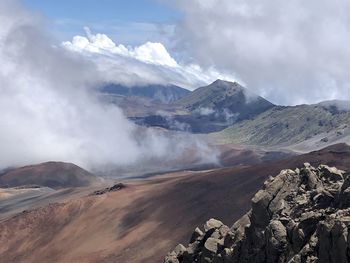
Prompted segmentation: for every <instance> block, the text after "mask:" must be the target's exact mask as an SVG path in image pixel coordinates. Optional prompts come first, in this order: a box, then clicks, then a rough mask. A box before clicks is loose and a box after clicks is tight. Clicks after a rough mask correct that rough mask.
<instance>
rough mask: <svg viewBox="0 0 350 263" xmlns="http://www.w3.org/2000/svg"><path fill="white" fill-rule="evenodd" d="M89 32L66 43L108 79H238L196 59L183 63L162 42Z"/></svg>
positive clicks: (185, 83)
mask: <svg viewBox="0 0 350 263" xmlns="http://www.w3.org/2000/svg"><path fill="white" fill-rule="evenodd" d="M85 32H86V36H75V37H73V39H72V41H65V42H63V43H62V45H63V46H64V47H65V48H67V49H68V50H70V51H74V52H77V53H80V54H82V55H83V56H85V57H86V58H89V59H90V61H93V62H94V63H95V64H96V65H97V67H98V68H99V69H100V71H101V72H103V76H104V78H105V81H106V82H114V83H119V84H123V85H129V86H132V85H143V84H144V85H146V84H165V85H166V84H175V85H179V86H182V87H184V88H188V89H191V90H192V89H195V88H198V87H199V86H202V85H207V84H209V83H210V82H213V81H214V80H216V79H218V78H222V79H227V80H234V79H235V78H234V76H233V75H232V74H227V73H223V72H219V71H218V70H216V69H215V67H213V66H210V67H206V68H202V67H200V66H199V65H198V64H195V63H187V64H184V63H179V62H177V61H176V60H175V59H174V58H173V57H172V56H171V55H170V54H169V52H168V51H167V49H166V48H165V47H164V45H163V44H162V43H153V42H146V43H145V44H142V45H140V46H135V47H131V46H125V45H123V44H116V43H115V42H114V41H113V40H112V39H111V38H110V37H109V36H107V35H105V34H101V33H97V34H93V33H92V32H91V30H90V29H89V28H85Z"/></svg>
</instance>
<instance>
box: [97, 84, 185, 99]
mask: <svg viewBox="0 0 350 263" xmlns="http://www.w3.org/2000/svg"><path fill="white" fill-rule="evenodd" d="M101 91H102V92H103V93H107V94H114V95H121V96H126V97H142V98H149V99H153V100H158V101H161V102H164V103H170V102H174V101H176V100H178V99H180V98H182V97H184V96H186V95H187V94H189V93H190V91H189V90H187V89H184V88H181V87H179V86H176V85H145V86H139V85H137V86H131V87H127V86H123V85H120V84H108V85H105V86H104V87H103V88H102V89H101Z"/></svg>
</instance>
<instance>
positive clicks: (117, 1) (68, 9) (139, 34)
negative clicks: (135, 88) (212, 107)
mask: <svg viewBox="0 0 350 263" xmlns="http://www.w3.org/2000/svg"><path fill="white" fill-rule="evenodd" d="M22 2H23V3H24V4H25V5H26V6H27V7H28V8H31V9H33V10H35V11H37V12H40V13H41V14H44V15H45V16H46V17H48V18H49V19H50V20H51V22H52V26H53V27H51V29H52V28H54V30H55V34H56V35H57V37H59V38H60V40H67V39H69V38H72V37H73V36H74V35H77V34H80V33H81V32H83V27H84V26H88V27H90V28H91V29H93V30H97V31H99V32H100V31H101V32H102V31H103V33H107V34H108V35H110V36H111V38H112V39H114V38H115V40H117V39H118V41H120V42H122V43H123V44H131V45H139V44H142V43H144V42H146V40H148V41H159V40H163V42H164V41H165V38H164V37H163V35H164V34H166V33H168V32H165V31H171V29H172V27H170V26H169V25H172V24H174V23H175V22H176V21H178V20H179V19H180V18H181V14H180V12H179V11H177V10H176V9H174V8H171V7H170V6H169V5H166V4H164V3H161V2H160V1H155V0H128V1H125V0H98V1H96V0H74V1H71V0H60V1H47V0H22Z"/></svg>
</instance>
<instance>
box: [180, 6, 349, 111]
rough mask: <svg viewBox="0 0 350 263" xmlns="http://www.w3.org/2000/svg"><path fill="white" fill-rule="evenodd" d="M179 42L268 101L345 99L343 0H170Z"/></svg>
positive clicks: (346, 35)
mask: <svg viewBox="0 0 350 263" xmlns="http://www.w3.org/2000/svg"><path fill="white" fill-rule="evenodd" d="M173 3H174V5H175V6H176V7H177V8H179V9H180V10H181V11H182V12H183V13H184V20H183V21H181V22H180V23H179V24H178V25H177V30H176V34H175V37H177V42H178V46H179V48H181V49H183V48H184V49H186V50H187V52H188V53H189V54H191V55H192V56H193V57H194V58H195V59H196V60H197V62H198V63H199V64H200V65H202V66H204V67H205V66H209V65H214V66H215V67H216V68H217V69H219V70H223V69H224V70H226V71H232V72H234V73H235V74H236V75H237V77H238V78H239V79H242V80H243V81H244V83H245V84H246V85H247V87H248V88H250V89H252V90H254V91H256V92H257V93H259V94H261V95H264V96H266V97H267V98H269V99H271V100H272V101H273V102H276V103H282V104H298V103H304V102H308V103H311V102H318V101H321V100H326V99H336V98H341V99H350V75H349V74H348V68H349V66H350V65H349V64H350V46H349V45H348V44H347V43H348V42H349V40H350V18H349V15H348V13H347V11H346V10H349V8H350V2H349V1H346V0H339V1H327V0H310V1H303V0H292V1H288V2H285V1H272V0H262V1H261V0H252V1H245V0H220V1H219V0H203V1H202V0H194V1H185V0H177V1H173Z"/></svg>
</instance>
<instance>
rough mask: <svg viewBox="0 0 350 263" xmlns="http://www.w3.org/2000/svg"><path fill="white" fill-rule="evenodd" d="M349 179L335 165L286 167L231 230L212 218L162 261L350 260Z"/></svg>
mask: <svg viewBox="0 0 350 263" xmlns="http://www.w3.org/2000/svg"><path fill="white" fill-rule="evenodd" d="M349 227H350V177H349V176H348V174H347V173H346V172H344V171H341V170H338V169H336V168H334V167H328V166H326V165H320V166H319V167H317V168H315V167H312V166H311V165H310V164H308V163H305V164H304V167H303V168H302V169H295V170H283V171H281V172H280V174H279V175H277V176H276V177H270V178H269V179H268V180H267V181H266V182H265V183H264V187H263V189H262V190H260V191H258V192H257V193H256V194H255V196H254V197H253V199H252V208H251V210H250V211H249V212H248V213H247V214H246V215H244V216H243V217H242V218H241V219H239V220H238V221H237V222H236V223H235V224H234V225H233V226H232V227H231V228H229V227H227V226H225V225H224V224H223V223H221V222H220V221H218V220H215V219H210V220H209V221H208V222H207V223H206V224H205V225H204V227H203V228H204V232H202V230H200V229H199V228H196V230H195V232H194V233H193V235H192V238H191V240H190V244H189V246H188V247H187V248H185V247H184V246H183V245H180V248H179V246H178V247H177V248H176V249H175V250H174V251H172V252H171V253H169V254H168V255H167V257H166V258H165V260H164V262H165V263H171V262H179V263H182V262H184V263H190V262H198V263H209V262H215V263H236V262H237V263H238V262H240V263H244V262H247V263H248V262H256V263H260V262H261V263H263V262H268V263H272V262H282V263H283V262H288V263H301V262H308V263H311V262H320V263H323V262H324V263H326V262H331V263H332V262H334V263H343V262H350V252H349V251H350V237H349V233H350V231H349Z"/></svg>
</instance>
